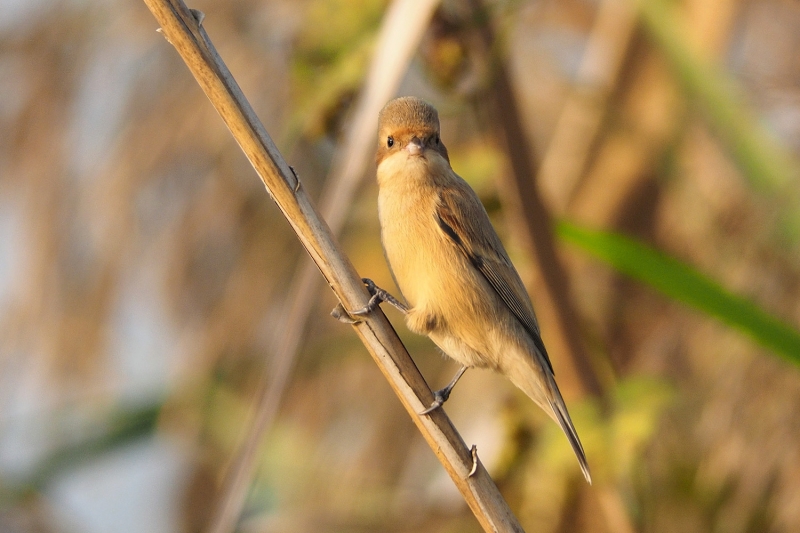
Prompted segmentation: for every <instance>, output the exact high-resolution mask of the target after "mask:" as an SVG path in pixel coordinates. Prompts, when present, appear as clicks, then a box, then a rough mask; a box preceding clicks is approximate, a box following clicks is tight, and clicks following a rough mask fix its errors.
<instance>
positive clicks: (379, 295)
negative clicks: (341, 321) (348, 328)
mask: <svg viewBox="0 0 800 533" xmlns="http://www.w3.org/2000/svg"><path fill="white" fill-rule="evenodd" d="M361 281H363V282H364V285H366V287H367V290H368V291H369V293H370V294H371V295H372V297H371V298H370V299H369V302H367V305H365V306H364V307H362V308H361V309H356V310H355V311H352V312H351V313H350V314H351V315H356V316H363V315H366V314H369V313H371V312H372V311H374V310H375V308H376V307H378V306H379V305H380V304H381V303H382V302H386V303H388V304H392V305H393V306H394V307H396V308H397V309H399V310H400V311H401V312H402V313H403V314H405V313H408V307H407V306H406V305H405V304H403V303H402V302H401V301H399V300H398V299H397V298H395V297H394V296H392V295H391V294H389V292H388V291H385V290H383V289H381V288H380V287H378V286H377V285H375V282H374V281H372V280H371V279H369V278H361Z"/></svg>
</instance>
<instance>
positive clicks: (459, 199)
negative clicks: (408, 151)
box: [436, 183, 553, 373]
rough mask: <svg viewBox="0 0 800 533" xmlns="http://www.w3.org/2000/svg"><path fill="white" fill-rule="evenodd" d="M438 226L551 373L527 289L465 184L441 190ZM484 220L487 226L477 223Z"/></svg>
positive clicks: (475, 198)
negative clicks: (501, 304) (497, 300)
mask: <svg viewBox="0 0 800 533" xmlns="http://www.w3.org/2000/svg"><path fill="white" fill-rule="evenodd" d="M439 199H440V202H439V206H438V209H437V213H436V216H437V223H438V224H439V227H440V228H441V229H442V231H443V232H444V233H445V234H446V235H447V236H448V237H449V238H450V239H451V240H452V241H453V242H454V243H455V245H456V247H457V248H458V249H460V250H461V251H462V252H463V253H464V254H465V255H466V256H467V258H468V259H469V261H470V263H471V264H472V266H473V267H475V270H477V271H478V272H479V273H480V274H481V275H482V276H483V278H484V279H485V280H486V281H487V283H488V284H489V286H490V287H492V289H494V291H495V292H496V293H497V295H498V296H499V297H500V299H501V300H502V302H503V303H504V304H505V305H506V307H507V308H508V309H509V311H511V313H512V314H513V315H514V317H516V319H517V320H518V321H519V323H520V324H521V325H522V327H523V328H525V330H526V331H527V332H528V333H529V334H530V336H531V339H532V340H533V343H534V345H535V346H536V348H537V350H538V351H539V353H540V354H541V356H542V358H543V359H544V360H545V361H546V363H547V366H548V368H549V369H550V372H551V373H552V372H553V365H552V364H551V363H550V357H549V356H548V355H547V349H546V348H545V346H544V342H542V337H541V333H540V331H539V324H538V322H537V321H536V315H535V313H534V311H533V305H532V304H531V303H530V299H529V298H528V294H527V292H526V291H525V286H524V285H523V283H522V280H521V279H520V277H519V274H518V273H517V271H516V269H515V268H514V266H513V265H512V264H511V260H510V259H509V257H508V254H507V253H506V251H505V248H503V244H502V243H501V242H500V239H499V237H497V234H496V233H495V232H494V230H492V231H491V232H489V233H490V234H488V235H487V234H486V233H487V232H485V231H480V230H479V228H480V227H481V226H482V225H483V226H484V227H485V226H486V225H488V227H490V228H491V223H490V222H489V217H488V215H487V214H486V211H485V210H484V208H483V206H482V205H481V203H480V200H479V199H478V197H477V195H475V193H474V192H473V191H472V189H470V188H469V186H468V185H467V184H466V183H463V187H462V188H461V190H460V191H453V190H450V189H442V190H441V191H440V194H439ZM481 218H482V219H485V220H484V222H485V224H480V223H477V222H478V221H479V220H480V219H481Z"/></svg>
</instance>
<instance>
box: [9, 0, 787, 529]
mask: <svg viewBox="0 0 800 533" xmlns="http://www.w3.org/2000/svg"><path fill="white" fill-rule="evenodd" d="M465 4H466V3H463V2H456V1H451V0H445V1H443V2H442V5H441V7H440V8H439V9H438V10H437V12H436V14H435V15H434V18H433V21H432V23H431V26H430V28H429V29H428V31H427V32H426V35H425V37H424V39H423V43H422V45H421V47H420V50H419V53H418V54H417V55H416V56H415V59H414V61H413V62H412V65H411V68H410V70H409V72H408V74H407V75H406V76H405V78H404V81H403V83H402V88H401V91H400V92H401V93H403V94H416V95H418V96H422V97H423V98H426V99H429V100H430V101H431V102H432V103H433V104H435V105H436V106H437V107H438V108H439V110H440V114H441V117H442V123H443V124H442V125H443V138H444V139H445V140H446V142H447V145H448V148H449V150H450V152H451V158H452V162H453V167H454V168H455V170H456V171H457V172H459V173H460V174H461V175H462V176H463V177H464V178H465V179H466V180H467V181H469V182H470V184H472V186H473V187H474V188H475V189H476V190H477V191H478V193H479V194H480V196H481V198H482V200H483V201H484V203H485V205H486V207H487V209H488V211H489V212H490V215H491V216H492V217H493V219H494V222H495V225H496V227H497V228H498V230H499V232H500V234H501V236H502V237H503V239H504V241H505V242H506V243H507V245H508V248H509V251H510V253H511V255H512V256H513V259H514V261H515V263H516V264H517V265H518V267H519V270H520V272H521V273H522V274H523V277H524V278H525V279H526V282H528V283H529V289H530V292H531V295H532V298H533V300H534V303H535V304H536V305H537V309H538V312H539V315H540V319H541V322H542V330H543V334H544V338H545V341H546V342H548V345H549V346H551V348H550V352H551V357H552V359H553V364H554V366H555V369H556V373H557V375H558V377H559V383H560V384H562V389H563V390H564V391H565V395H566V396H567V400H568V403H569V404H570V409H571V412H572V413H573V415H574V419H575V424H576V426H577V428H578V431H579V433H580V434H581V437H582V439H583V440H584V443H585V445H586V451H587V455H588V457H589V461H590V463H591V465H592V469H593V473H594V474H595V477H596V483H595V486H594V487H588V486H585V485H584V484H583V483H582V481H581V479H580V473H579V471H578V469H577V467H576V465H575V464H574V459H573V458H572V456H571V453H572V452H571V451H570V449H569V447H568V446H567V445H566V442H565V441H564V440H563V437H562V436H561V435H560V433H559V431H558V428H557V427H556V426H555V425H554V424H552V423H551V422H550V421H549V420H547V419H545V417H544V416H543V415H542V414H541V413H540V412H538V410H537V409H536V408H535V407H534V406H533V405H532V404H531V403H530V402H529V401H527V400H526V399H525V398H524V397H522V396H521V394H519V393H518V392H517V391H516V390H515V389H514V388H513V386H511V385H509V384H508V383H506V382H505V381H504V380H503V379H502V378H499V377H497V376H494V375H492V374H490V373H488V372H480V371H473V372H470V373H468V374H467V375H466V377H465V378H464V380H463V381H462V383H461V384H460V385H459V387H458V388H457V389H456V390H455V392H454V395H453V397H452V398H451V400H450V401H449V402H448V403H447V405H446V409H447V412H448V413H449V414H450V415H451V417H452V418H453V420H454V422H455V424H456V426H457V427H458V428H459V429H460V430H461V433H462V435H463V436H464V438H465V439H466V440H467V441H468V442H469V443H475V444H477V446H478V449H479V450H480V453H481V457H482V459H483V461H484V462H485V463H486V465H487V468H488V469H489V471H490V472H491V473H492V475H493V477H494V478H495V479H496V480H497V481H498V483H499V485H500V488H501V490H502V492H503V493H504V495H505V496H506V498H507V499H508V500H509V502H510V504H511V505H512V507H513V508H514V510H515V511H516V513H517V515H518V516H519V517H520V520H521V522H522V524H523V525H524V526H525V527H526V529H527V530H529V531H537V532H538V531H549V532H566V531H591V532H618V531H626V530H627V531H642V532H665V533H667V532H676V533H677V532H681V533H683V532H689V533H692V532H697V533H701V532H707V531H719V532H736V533H738V532H742V533H745V532H753V533H755V532H766V531H775V532H778V531H793V530H795V529H796V528H798V527H800V448H798V446H797V440H798V435H800V422H799V421H800V371H798V364H800V333H798V325H799V324H800V304H799V303H798V302H800V266H799V265H800V261H799V260H800V217H798V215H797V213H798V212H800V210H799V209H798V207H800V194H798V188H799V187H800V184H799V183H798V179H799V178H800V174H798V170H797V169H798V153H800V83H799V80H800V61H798V58H799V57H800V5H798V4H797V3H796V2H791V1H789V0H761V1H755V0H749V1H746V0H717V1H713V2H712V1H710V0H683V1H682V2H668V1H666V0H639V1H638V2H637V1H634V0H629V1H628V0H594V1H589V0H558V1H556V0H534V1H531V2H521V1H501V0H498V1H494V2H491V3H489V4H488V10H487V12H486V14H488V17H481V16H477V17H476V16H475V12H474V11H471V10H470V9H468V8H467V7H465ZM473 4H474V3H473ZM190 7H193V8H196V9H200V10H201V11H203V12H204V13H205V14H206V19H205V21H204V26H205V28H206V29H207V31H208V32H209V34H210V36H211V37H212V39H213V40H214V43H215V45H216V46H217V49H218V50H219V52H220V54H221V55H222V57H223V58H224V60H225V61H226V63H227V64H228V66H229V67H230V69H231V71H232V72H233V74H234V75H235V76H236V78H237V80H238V82H239V84H240V85H241V86H242V88H243V90H244V92H245V94H246V95H247V96H248V98H249V99H250V101H251V103H252V104H253V106H254V107H255V109H256V111H257V112H258V113H259V115H260V117H261V118H262V121H263V122H264V124H265V126H266V127H267V129H268V131H269V132H270V134H271V135H272V137H273V138H274V139H275V141H276V143H277V144H278V146H279V148H280V149H281V150H282V152H283V153H284V155H285V156H286V158H287V160H288V161H289V163H290V164H292V165H293V166H294V168H295V170H296V171H297V172H298V174H299V175H300V177H301V179H302V180H303V183H304V186H305V187H306V188H307V189H308V190H309V191H311V193H312V194H313V195H317V194H319V192H320V191H321V190H322V188H323V186H324V183H323V181H324V177H325V175H326V173H327V172H328V169H329V166H330V164H331V160H332V158H333V157H334V155H335V154H336V151H337V149H338V148H339V147H340V146H341V141H342V132H343V131H344V130H345V128H346V127H347V124H348V123H349V122H348V121H349V120H350V118H351V115H352V110H353V103H354V102H355V101H357V99H358V97H359V95H360V91H361V88H362V83H363V80H364V78H365V76H366V74H367V72H366V70H367V68H368V65H369V59H370V57H371V53H372V50H373V45H374V42H375V35H376V32H377V30H378V27H379V25H380V23H381V20H382V18H383V16H384V13H385V10H386V7H387V2H386V1H382V0H303V1H299V2H298V1H290V0H274V1H269V2H255V1H252V0H238V1H235V2H234V1H228V2H210V1H208V0H204V1H201V2H199V3H196V4H192V5H190ZM487 25H488V26H487ZM487 27H491V28H492V36H491V38H489V39H488V40H487V34H486V32H485V29H486V28H487ZM155 29H156V24H155V21H154V19H153V17H152V16H151V15H150V13H149V12H148V11H147V9H146V8H145V6H144V4H143V3H136V2H119V1H108V0H106V1H105V2H100V1H91V0H90V1H84V2H70V1H66V0H63V1H50V2H46V1H43V0H38V1H32V2H27V3H26V2H19V1H16V2H15V1H9V2H5V3H4V4H3V6H2V8H0V531H9V532H15V533H16V532H71V531H81V532H87V533H94V532H128V531H130V532H134V531H137V532H138V531H148V532H153V533H158V532H165V533H166V532H178V531H200V530H202V527H203V526H204V525H205V524H206V522H207V520H208V516H209V513H210V509H211V507H212V505H213V503H214V502H215V501H216V499H217V498H218V497H219V494H218V493H217V492H218V487H219V486H220V480H221V479H222V477H223V475H224V472H225V470H226V468H227V467H228V465H229V463H230V462H231V461H232V455H233V454H234V453H235V450H236V446H237V444H238V442H239V441H240V439H241V438H242V435H243V434H244V431H245V427H244V424H245V423H246V421H247V420H248V416H249V415H248V413H250V411H251V410H252V409H253V401H254V397H255V396H256V394H257V391H258V389H259V385H260V383H261V382H262V380H264V379H268V378H269V375H270V371H271V370H270V361H271V360H272V359H273V358H274V357H275V356H276V354H275V353H274V345H273V343H272V339H274V338H276V336H279V335H280V333H281V332H276V331H274V329H275V324H276V323H278V322H279V320H278V318H279V317H281V316H282V315H283V314H284V313H285V312H286V309H287V307H288V305H289V304H290V303H291V302H292V299H293V297H294V296H295V295H293V294H290V293H289V292H288V290H287V288H288V287H289V286H290V280H291V279H292V278H293V275H294V272H295V270H296V269H297V268H298V267H299V266H302V265H303V264H304V263H305V262H306V261H308V258H307V257H306V256H305V253H304V252H303V251H302V249H301V247H300V246H299V244H298V243H297V242H296V240H295V237H294V235H293V233H292V232H291V230H290V228H289V227H288V225H287V224H286V223H285V221H284V220H283V218H282V216H281V215H280V213H279V212H278V210H277V209H276V208H275V206H274V205H273V203H272V202H271V200H270V199H269V197H268V195H267V194H265V191H264V189H263V186H262V185H261V184H260V183H259V181H258V179H257V178H256V176H255V175H254V173H253V171H252V169H251V167H250V166H249V164H248V162H247V161H246V159H245V158H244V157H243V155H242V154H241V153H240V151H239V149H238V147H237V146H236V145H235V143H234V141H233V140H232V138H231V136H230V135H229V134H228V132H227V131H226V130H225V128H224V126H223V124H222V122H221V121H220V120H219V118H218V117H217V116H216V114H215V112H214V111H213V109H212V108H211V106H210V105H209V104H208V102H207V101H206V99H205V97H204V96H203V94H202V93H201V92H200V90H199V89H198V87H197V85H196V83H195V82H194V80H193V79H192V78H191V76H190V75H189V73H188V70H187V69H186V68H185V67H184V65H183V64H182V62H181V61H180V59H179V58H178V56H177V54H176V53H175V51H174V50H173V49H172V48H171V47H170V46H169V45H168V44H167V43H166V42H165V41H164V39H163V38H162V37H161V36H160V35H159V34H157V33H155V31H154V30H155ZM501 75H505V76H507V80H509V82H510V91H511V92H510V93H506V94H505V96H504V95H503V93H502V91H500V90H498V87H501V83H500V81H499V80H500V78H499V77H498V76H501ZM509 95H511V96H513V99H514V101H515V102H516V111H517V113H516V115H514V116H513V117H509V116H507V115H503V114H502V113H501V112H498V111H497V109H508V108H507V106H506V107H503V105H502V104H503V102H504V100H503V99H504V98H505V99H508V98H509ZM498 101H499V104H498V105H499V107H498V105H493V104H492V102H495V103H498ZM510 121H515V122H516V123H518V124H519V125H521V127H522V128H524V136H527V140H526V142H527V148H528V149H527V150H526V151H525V154H526V156H527V157H529V158H530V163H531V165H532V167H533V168H535V169H539V170H538V172H537V176H535V177H534V176H530V177H529V179H530V183H534V178H535V179H536V181H535V183H536V186H537V188H536V190H537V191H538V193H539V195H540V196H541V202H542V205H543V207H546V209H547V210H548V212H549V214H550V215H551V216H552V217H553V219H554V220H555V221H556V222H557V223H555V224H554V225H553V228H552V231H553V232H554V233H553V235H555V239H556V240H555V242H554V245H555V250H556V251H557V256H556V264H557V266H558V268H560V269H562V270H561V271H562V273H563V275H564V277H565V280H566V285H565V287H566V292H567V294H566V295H565V296H564V297H565V298H566V299H567V301H568V302H569V304H570V305H571V306H572V307H573V308H574V317H573V318H574V321H573V323H569V324H567V325H566V326H565V323H564V319H563V317H564V315H563V313H561V312H560V310H559V307H558V305H559V303H558V302H554V301H553V298H552V295H551V292H552V291H550V290H548V286H549V285H546V283H547V281H546V280H547V279H549V278H548V276H547V274H543V273H542V265H543V264H544V265H545V267H546V266H547V264H548V263H547V261H543V257H542V255H541V254H542V252H541V249H540V248H539V246H540V245H541V237H542V236H541V235H538V236H537V235H535V234H534V235H531V233H532V232H531V231H530V228H529V227H528V226H527V225H526V220H530V216H529V215H530V214H531V212H530V210H531V209H532V205H535V204H532V202H531V199H530V198H529V197H527V196H524V195H523V196H520V195H519V194H515V191H516V190H517V188H516V186H517V185H519V184H517V185H515V182H514V181H513V180H512V178H511V177H510V176H512V175H513V174H514V171H515V168H516V167H515V165H514V159H513V158H514V157H515V156H516V157H519V153H516V154H514V153H512V152H511V150H512V149H511V148H509V147H510V146H512V145H513V143H511V142H509V139H508V131H510V130H509V129H508V126H509V122H510ZM373 171H374V168H373V169H371V170H370V171H369V172H368V173H367V175H366V176H365V179H364V181H363V185H362V186H361V187H360V188H359V192H358V195H357V198H356V200H355V202H354V203H353V205H352V206H347V211H348V213H349V218H348V222H347V223H346V225H345V229H344V233H343V236H342V241H343V242H344V243H345V245H346V248H347V250H348V252H349V253H350V256H351V258H352V260H353V262H354V263H355V265H356V267H357V268H358V270H359V272H360V273H361V274H362V275H364V276H369V277H371V278H373V279H374V280H375V281H376V282H377V283H378V284H379V285H381V286H384V287H387V288H393V285H392V281H391V277H390V275H389V272H388V270H387V268H386V266H385V263H384V260H383V257H382V252H381V249H380V243H379V233H378V225H377V212H376V209H377V208H376V187H375V185H374V183H373V180H372V172H373ZM548 231H549V230H548ZM548 235H549V233H548ZM537 237H538V238H539V240H538V241H537ZM537 254H538V255H537ZM551 288H552V287H551ZM393 292H396V289H394V290H393ZM334 304H335V301H334V299H333V297H332V295H331V294H330V293H329V291H328V290H327V289H326V288H322V289H320V291H319V294H318V297H317V299H316V303H315V305H314V311H313V312H312V315H311V317H310V319H309V322H308V325H307V327H306V333H305V335H304V341H303V346H302V350H301V351H300V354H299V360H298V364H297V366H296V369H295V371H294V373H293V375H292V378H291V381H290V383H289V386H288V389H287V391H286V393H285V397H284V399H283V401H282V403H281V409H280V412H279V414H278V417H277V420H276V421H275V423H274V424H273V426H272V427H271V429H270V431H269V433H268V434H267V435H266V436H265V439H264V442H263V445H262V447H261V452H260V455H259V467H258V470H257V474H256V479H255V481H254V483H253V484H252V486H251V488H250V491H249V494H248V498H247V505H246V509H245V513H244V515H243V516H242V519H241V521H240V526H239V527H240V530H241V531H247V532H295V531H296V532H305V531H337V532H340V531H341V532H359V531H394V532H398V533H399V532H411V531H430V532H452V531H476V530H477V528H478V526H477V523H476V522H475V521H474V519H473V517H472V516H471V514H470V513H469V511H468V509H467V508H466V506H465V505H464V504H463V502H461V500H460V498H459V496H458V494H457V493H456V492H455V491H454V489H452V487H451V486H450V481H449V479H448V478H447V476H446V475H445V474H444V472H443V471H442V470H441V467H440V466H439V464H438V463H437V462H436V460H435V459H434V457H433V455H432V454H431V453H430V451H429V450H428V449H427V447H426V446H425V444H424V443H423V442H422V440H421V439H420V437H419V435H418V434H417V433H416V431H415V429H414V427H413V425H412V424H411V423H410V421H409V420H408V419H407V416H406V415H405V413H404V412H403V410H402V408H401V406H400V405H399V403H398V402H397V401H396V399H395V397H394V396H393V395H392V394H391V391H390V389H389V387H388V386H386V385H385V383H383V381H382V379H381V377H380V373H379V371H378V370H377V369H376V368H375V367H374V365H373V363H372V362H371V361H370V360H369V358H368V357H366V352H365V350H364V348H363V347H362V346H361V344H360V343H359V342H358V341H357V339H356V337H355V336H354V335H353V334H352V332H351V330H350V329H349V328H347V327H344V326H342V325H341V324H339V323H338V322H336V321H335V320H333V319H331V318H330V317H329V316H328V312H329V310H330V309H331V308H332V307H333V305H334ZM388 314H389V317H390V319H392V320H393V322H394V323H395V324H396V325H397V328H398V331H399V333H400V335H401V336H402V338H403V339H404V341H406V343H407V346H408V348H409V350H410V352H411V354H412V355H413V356H414V358H415V360H416V361H417V364H418V365H419V366H420V368H421V369H422V371H423V373H424V374H425V376H426V377H428V380H429V382H430V383H431V385H432V386H433V387H434V388H436V387H438V386H440V385H442V384H443V383H444V382H445V381H446V380H447V379H448V378H449V376H450V374H451V373H452V371H453V370H454V369H453V365H452V364H451V363H449V362H447V361H445V360H444V359H443V358H442V357H440V355H439V354H437V352H436V350H435V348H434V347H433V345H432V344H431V343H430V342H429V341H427V339H423V338H419V337H416V336H414V335H412V334H410V333H408V332H407V331H406V330H405V327H404V326H403V322H402V320H401V318H400V317H399V315H398V314H397V313H396V312H394V311H388ZM571 331H572V333H571ZM571 334H574V335H575V336H574V338H573V337H570V335H571ZM575 339H577V340H575ZM576 343H577V344H576ZM575 346H578V348H579V352H578V353H579V356H577V359H576V356H575V353H576V352H575V350H574V347H575ZM582 365H583V368H584V370H581V368H582ZM586 369H588V370H586ZM587 371H588V372H589V373H590V374H591V375H592V376H594V378H593V379H595V380H596V383H597V384H596V386H594V387H595V388H592V386H589V387H587V385H586V381H585V377H582V376H584V374H582V373H581V372H587Z"/></svg>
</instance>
